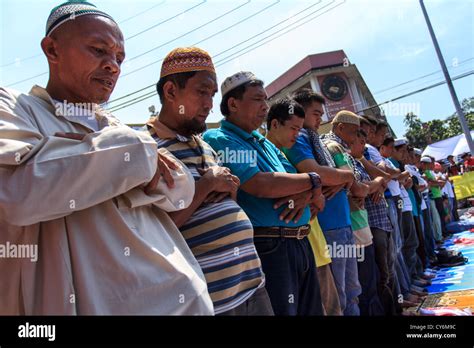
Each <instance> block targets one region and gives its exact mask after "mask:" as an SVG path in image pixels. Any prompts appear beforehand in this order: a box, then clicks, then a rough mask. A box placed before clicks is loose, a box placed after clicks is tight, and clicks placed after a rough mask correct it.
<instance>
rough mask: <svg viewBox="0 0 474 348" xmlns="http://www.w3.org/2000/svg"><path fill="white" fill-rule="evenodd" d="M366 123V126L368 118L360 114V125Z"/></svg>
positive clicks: (368, 123)
mask: <svg viewBox="0 0 474 348" xmlns="http://www.w3.org/2000/svg"><path fill="white" fill-rule="evenodd" d="M364 124H365V125H367V126H370V125H371V123H370V122H369V120H368V119H367V118H365V117H363V116H360V126H361V127H362V125H364ZM366 136H367V135H366Z"/></svg>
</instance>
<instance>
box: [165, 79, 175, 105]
mask: <svg viewBox="0 0 474 348" xmlns="http://www.w3.org/2000/svg"><path fill="white" fill-rule="evenodd" d="M176 90H177V87H176V85H175V84H174V83H173V81H166V82H165V84H164V85H163V99H164V100H167V101H169V102H173V101H174V100H175V99H176Z"/></svg>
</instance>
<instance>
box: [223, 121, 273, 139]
mask: <svg viewBox="0 0 474 348" xmlns="http://www.w3.org/2000/svg"><path fill="white" fill-rule="evenodd" d="M221 128H222V129H227V130H228V131H231V132H232V133H234V134H236V135H238V136H239V137H240V138H242V139H244V140H247V141H248V140H254V141H255V140H256V141H258V142H259V143H263V142H264V141H265V137H264V136H263V135H261V134H260V133H259V132H258V131H256V130H254V131H252V133H247V132H246V131H244V130H243V129H242V128H240V127H238V126H236V125H235V124H233V123H231V122H229V121H227V120H222V121H221Z"/></svg>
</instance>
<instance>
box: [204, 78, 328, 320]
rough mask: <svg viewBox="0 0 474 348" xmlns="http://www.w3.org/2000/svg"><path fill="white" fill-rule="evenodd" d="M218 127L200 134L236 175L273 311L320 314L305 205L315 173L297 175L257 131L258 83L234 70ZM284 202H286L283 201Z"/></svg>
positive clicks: (315, 187) (261, 94) (316, 192)
mask: <svg viewBox="0 0 474 348" xmlns="http://www.w3.org/2000/svg"><path fill="white" fill-rule="evenodd" d="M221 91H222V102H221V112H222V114H223V115H224V116H226V119H225V120H223V121H222V122H221V127H220V128H218V129H212V130H209V131H207V132H206V133H205V134H204V140H205V141H206V142H207V143H208V144H210V145H211V146H212V147H213V148H214V150H215V151H216V152H217V155H218V157H219V158H220V160H221V161H222V164H223V165H224V166H226V167H228V168H229V169H231V171H232V173H233V174H234V175H237V176H238V177H239V179H240V183H241V186H240V189H239V191H238V195H237V201H238V203H239V205H240V206H241V207H242V208H243V209H244V211H245V213H246V214H247V215H248V217H249V218H250V221H251V222H252V225H253V226H254V233H255V235H254V237H255V238H254V239H255V241H254V242H255V246H256V248H257V251H258V253H259V256H260V259H261V262H262V266H263V271H264V273H265V276H266V288H267V291H268V293H269V296H270V300H271V302H272V307H273V309H274V312H275V314H276V315H322V314H323V310H322V305H321V295H320V291H319V282H318V278H317V273H316V265H315V262H314V256H313V252H312V249H311V246H310V244H309V241H308V239H307V235H308V234H309V232H310V227H309V220H310V216H311V213H310V209H309V206H308V205H309V204H311V203H312V202H316V201H317V200H318V198H319V197H320V195H321V187H320V186H321V181H320V179H319V175H317V174H316V173H314V172H312V173H309V174H308V173H303V174H297V173H296V169H295V168H294V167H293V166H292V165H291V164H290V163H289V162H288V161H287V160H286V158H285V157H284V156H283V154H282V153H281V152H280V150H278V148H276V147H275V145H273V144H272V143H271V142H270V141H268V140H267V139H266V138H265V137H263V136H262V135H261V134H260V133H259V132H258V131H257V129H259V127H260V126H261V125H262V123H263V121H264V119H265V117H266V115H267V112H268V104H267V94H266V92H265V89H264V87H263V82H262V81H261V80H259V79H257V78H256V77H255V75H254V74H252V73H250V72H239V73H237V74H234V75H232V76H231V77H228V78H227V79H226V80H225V81H224V82H223V84H222V87H221ZM282 202H285V204H282V205H281V203H282Z"/></svg>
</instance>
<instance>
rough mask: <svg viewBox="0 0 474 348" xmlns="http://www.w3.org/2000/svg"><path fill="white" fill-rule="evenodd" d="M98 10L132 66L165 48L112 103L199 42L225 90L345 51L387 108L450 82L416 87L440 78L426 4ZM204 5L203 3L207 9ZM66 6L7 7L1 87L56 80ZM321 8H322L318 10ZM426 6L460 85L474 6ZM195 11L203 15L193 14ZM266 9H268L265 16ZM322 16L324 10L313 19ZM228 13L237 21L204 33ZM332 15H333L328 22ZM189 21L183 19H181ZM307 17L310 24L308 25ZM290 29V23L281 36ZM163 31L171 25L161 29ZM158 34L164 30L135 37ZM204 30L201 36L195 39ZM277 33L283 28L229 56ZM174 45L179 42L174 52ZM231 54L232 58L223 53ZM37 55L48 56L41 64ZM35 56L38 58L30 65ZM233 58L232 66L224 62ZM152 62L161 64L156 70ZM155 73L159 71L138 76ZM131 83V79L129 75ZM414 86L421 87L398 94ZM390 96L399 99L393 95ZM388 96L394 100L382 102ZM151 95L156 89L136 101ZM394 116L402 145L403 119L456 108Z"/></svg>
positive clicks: (437, 0) (437, 106)
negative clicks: (246, 78) (54, 33)
mask: <svg viewBox="0 0 474 348" xmlns="http://www.w3.org/2000/svg"><path fill="white" fill-rule="evenodd" d="M92 2H93V3H94V4H95V5H96V6H97V7H99V8H100V9H102V10H104V11H106V12H108V13H109V14H111V15H112V16H113V17H114V18H115V19H116V20H117V21H118V22H121V23H120V27H121V29H122V31H123V33H124V36H125V37H126V38H130V39H128V40H126V43H125V44H126V46H125V48H126V53H127V58H128V59H130V58H132V57H134V56H137V55H139V54H141V53H143V52H145V51H147V50H150V49H151V48H153V47H156V46H159V45H162V47H159V48H157V49H155V50H153V51H152V52H150V53H147V54H144V55H143V56H141V57H139V58H136V59H133V60H130V61H126V62H125V63H124V65H123V69H122V76H121V77H120V79H119V82H118V84H117V87H116V89H115V91H114V93H113V95H112V97H111V100H113V99H116V98H118V97H121V96H123V95H126V94H128V93H131V92H134V91H136V90H138V89H140V88H143V87H145V86H148V85H151V84H154V83H156V81H157V79H158V75H159V71H160V68H161V62H160V61H159V59H162V58H163V57H164V56H165V55H166V54H167V53H168V52H169V51H170V50H171V49H173V48H175V47H178V46H189V45H192V44H195V43H197V42H200V41H202V42H201V43H199V44H198V46H199V47H201V48H203V49H205V50H207V51H208V52H209V53H211V55H213V56H214V62H215V64H216V65H217V76H218V80H219V83H220V82H222V81H223V80H224V79H225V78H226V77H227V76H229V75H231V74H233V73H235V72H237V71H240V70H249V71H252V72H254V73H255V74H256V75H257V76H259V77H260V78H261V79H263V80H264V81H265V82H266V83H270V82H272V81H273V80H274V79H275V78H277V77H278V76H279V75H281V74H282V73H283V72H285V71H286V70H287V69H288V68H290V67H291V66H293V65H294V64H296V63H297V62H298V61H299V60H301V59H302V58H304V57H305V56H307V55H309V54H314V53H320V52H326V51H332V50H338V49H343V50H344V51H345V52H346V54H347V56H348V57H349V59H350V61H351V63H353V64H356V65H357V67H358V69H359V70H360V72H361V74H362V76H363V77H364V79H365V81H366V83H367V85H368V87H369V88H370V90H371V91H372V93H373V94H374V97H375V99H376V101H377V102H379V103H380V102H384V101H386V100H389V99H392V98H395V97H397V96H400V95H403V94H405V93H408V92H410V91H414V90H417V89H419V88H422V87H425V86H428V85H430V84H433V83H435V82H438V81H441V80H443V75H442V73H441V72H438V73H436V74H433V75H430V76H428V77H425V78H422V79H416V78H417V77H420V76H424V75H427V74H430V73H433V72H436V71H438V70H440V66H439V62H438V60H437V57H436V54H435V51H434V48H433V45H432V42H431V39H430V37H429V33H428V29H427V27H426V24H425V22H424V19H423V15H422V12H421V9H420V6H419V3H418V1H417V0H384V1H380V0H346V1H345V2H344V1H343V0H334V1H333V0H321V1H320V2H319V3H318V1H306V0H305V1H294V0H291V1H290V0H280V1H279V2H278V1H277V0H252V1H248V0H226V1H224V0H222V1H217V0H208V1H205V2H203V0H182V1H172V0H141V1H140V0H138V1H133V2H132V1H122V0H113V1H112V0H96V1H92ZM201 2H203V3H202V4H200V3H201ZM60 3H61V1H51V0H2V1H1V2H0V25H1V34H0V66H1V67H0V85H1V86H7V85H10V84H13V83H15V82H17V81H20V80H23V79H27V78H29V77H31V76H35V75H39V74H41V73H44V72H46V71H47V70H48V68H47V63H46V59H45V58H44V56H43V55H42V52H41V49H40V41H41V39H42V37H43V35H44V27H45V23H46V19H47V17H48V15H49V11H50V10H51V9H52V8H53V7H54V6H55V5H58V4H60ZM274 3H275V4H274ZM272 4H274V5H272ZM313 4H315V5H314V6H312V7H310V6H311V5H313ZM425 5H426V7H427V10H428V13H429V15H430V18H431V21H432V24H433V27H434V30H435V33H436V34H437V36H438V40H439V44H440V46H441V49H442V51H443V54H444V56H445V60H446V62H447V65H448V66H449V69H450V73H451V75H452V76H456V75H459V74H462V73H464V72H467V71H470V70H473V69H474V0H444V1H443V0H425ZM193 6H194V8H193V9H190V8H191V7H193ZM324 6H325V7H324ZM266 7H268V8H267V9H265V8H266ZM322 7H324V9H322V10H320V11H319V12H316V13H315V14H314V15H310V13H311V12H314V11H315V10H317V9H319V8H322ZM307 8H309V9H308V10H306V11H305V12H302V13H301V14H298V15H296V14H297V13H298V12H300V11H302V10H304V9H307ZM148 9H149V10H148ZM146 10H148V11H146ZM261 10H263V11H262V12H261V13H259V14H258V15H255V16H253V17H251V18H250V19H248V20H245V21H244V22H242V23H241V24H238V25H236V26H234V27H232V28H230V29H228V30H225V31H223V32H221V33H218V32H219V31H220V30H223V29H225V28H227V27H229V26H231V25H232V24H234V23H237V22H239V21H242V20H243V19H245V18H246V17H248V16H251V15H253V14H254V13H256V12H258V11H261ZM185 11H186V12H185ZM229 11H232V12H230V13H229V14H227V15H226V16H224V17H222V18H221V19H218V20H215V21H213V22H212V23H210V24H207V25H204V24H206V23H207V22H209V21H211V20H213V19H215V18H216V17H218V16H220V15H222V14H224V13H226V12H229ZM324 11H327V12H326V13H322V12H324ZM181 12H184V13H183V14H181V15H178V14H180V13H181ZM20 14H21V16H20ZM318 14H320V16H319V17H317V18H315V19H314V20H311V21H309V22H308V23H307V24H304V25H302V26H300V27H299V28H297V29H295V30H293V31H290V32H288V33H287V34H285V35H283V36H281V37H278V38H276V39H275V40H273V41H271V42H269V43H267V44H265V45H263V46H261V47H258V48H252V46H250V47H249V49H248V51H249V52H248V53H246V54H245V55H242V56H240V57H237V58H235V55H234V56H229V55H231V54H233V53H235V52H238V51H239V50H243V49H244V48H245V47H247V46H248V45H251V44H252V43H255V42H256V41H257V40H260V39H262V38H264V37H267V36H268V39H266V40H265V41H267V40H270V39H272V38H274V37H275V36H270V35H272V34H273V33H275V32H276V31H278V30H281V29H282V28H283V27H285V26H289V27H288V29H285V30H282V31H281V32H280V33H283V32H284V31H286V30H289V29H291V28H293V27H295V26H296V25H298V24H300V23H302V22H303V21H304V20H307V19H310V18H313V17H314V16H316V15H318ZM307 15H309V16H308V17H306V19H303V17H304V16H307ZM292 16H293V17H292ZM170 17H175V18H170ZM282 21H283V23H281V24H280V25H277V26H275V25H276V24H277V23H279V22H282ZM160 22H163V23H162V24H159V23H160ZM157 24H159V25H157ZM154 25H157V26H156V27H155V28H152V29H150V30H148V31H146V32H144V33H142V34H139V35H137V36H135V37H133V36H134V35H136V34H138V33H140V32H142V31H143V30H145V29H147V28H149V27H151V26H154ZM199 26H202V27H201V28H200V29H198V30H195V31H194V32H192V33H190V34H187V33H188V32H190V31H191V30H193V29H195V28H197V27H199ZM272 26H275V27H274V28H272V29H269V30H268V31H266V32H265V33H264V34H261V35H259V36H257V37H255V38H253V39H250V40H249V41H247V42H246V43H243V44H241V45H239V46H237V47H235V48H233V49H230V50H229V48H231V47H232V46H234V45H237V44H239V43H241V42H242V41H244V40H248V39H249V38H251V37H252V36H254V35H257V34H259V33H260V32H262V31H264V30H266V29H267V28H270V27H272ZM216 33H218V34H216ZM214 34H216V35H214ZM213 35H214V36H213ZM275 35H276V34H275ZM180 36H182V37H180ZM211 36H212V37H211ZM209 37H210V38H209ZM172 40H174V41H172ZM168 41H172V42H170V43H167V42H168ZM265 41H263V42H265ZM226 50H227V51H226ZM223 51H226V52H224V53H221V52H223ZM246 51H247V50H246ZM242 52H243V51H242ZM220 53H221V54H220ZM36 55H39V56H37V57H35V56H36ZM32 56H33V57H34V58H30V59H25V58H28V57H32ZM226 57H229V59H225V58H226ZM233 58H234V59H233ZM156 61H158V62H156ZM153 62H156V63H154V64H152V63H153ZM147 64H151V65H150V66H148V67H146V68H143V69H141V70H138V71H137V72H133V71H134V70H136V69H139V68H141V67H143V66H145V65H147ZM131 72H132V73H131ZM127 73H129V75H126V74H127ZM124 75H126V76H124ZM413 79H416V80H415V81H413V82H410V83H408V84H405V85H402V86H400V87H397V88H391V87H393V86H395V85H398V84H400V83H403V82H406V81H409V80H413ZM46 83H47V74H46V75H41V76H38V77H36V78H34V79H31V80H28V81H25V82H22V83H19V84H15V85H12V86H11V88H14V89H17V90H20V91H23V92H28V91H29V89H30V88H31V86H32V85H33V84H39V85H42V86H45V85H46ZM454 86H455V88H456V92H457V93H458V97H459V99H463V98H467V97H471V96H474V75H471V76H468V77H466V78H464V79H462V80H457V81H455V82H454ZM387 88H390V89H388V90H385V89H387ZM382 90H385V91H383V92H380V91H382ZM152 91H154V88H150V89H148V90H145V91H144V92H141V93H138V94H136V95H134V97H139V96H140V95H142V94H144V93H147V92H152ZM220 99H221V96H220V94H218V95H216V97H215V99H214V111H213V113H212V114H211V115H210V116H209V118H208V120H209V121H217V120H219V119H220V118H221V115H220V112H219V107H218V105H219V102H220ZM123 101H124V100H121V101H118V102H116V103H115V104H114V103H112V104H111V105H110V106H113V105H117V104H118V103H120V102H123ZM150 105H155V106H156V107H157V109H159V105H160V104H159V99H158V97H157V96H156V95H154V96H153V97H152V98H149V99H146V100H144V101H142V102H140V103H137V104H135V105H133V106H131V107H128V108H125V109H122V110H119V111H117V112H116V113H114V114H115V115H116V116H117V117H119V118H120V119H121V120H122V121H123V122H127V123H140V122H144V121H145V120H147V118H148V116H149V112H148V107H149V106H150ZM385 110H386V113H387V116H388V120H389V122H390V124H391V125H392V128H393V129H394V131H395V132H396V134H397V135H398V136H401V135H403V133H404V131H405V127H404V125H403V114H402V113H404V112H406V111H414V112H415V113H417V114H419V116H420V117H421V119H422V120H423V121H428V120H431V119H433V118H443V117H446V116H449V115H451V114H452V113H453V112H454V106H453V104H452V101H451V98H450V95H449V91H448V89H447V87H446V85H443V86H440V87H437V88H434V89H431V90H428V91H425V92H422V93H419V94H416V95H413V96H411V97H407V98H404V99H402V100H399V101H398V104H391V105H390V106H386V107H385Z"/></svg>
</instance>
